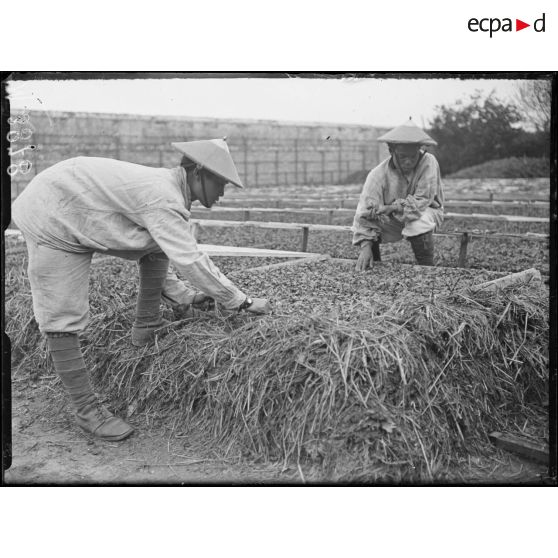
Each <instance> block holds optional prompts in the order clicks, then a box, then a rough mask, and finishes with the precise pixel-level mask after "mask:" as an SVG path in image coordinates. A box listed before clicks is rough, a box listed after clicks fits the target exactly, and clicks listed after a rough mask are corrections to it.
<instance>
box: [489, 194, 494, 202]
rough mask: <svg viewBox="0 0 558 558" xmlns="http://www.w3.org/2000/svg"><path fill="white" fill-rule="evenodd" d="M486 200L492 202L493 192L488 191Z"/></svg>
mask: <svg viewBox="0 0 558 558" xmlns="http://www.w3.org/2000/svg"><path fill="white" fill-rule="evenodd" d="M488 201H489V202H490V203H492V202H493V201H494V192H490V193H489V194H488Z"/></svg>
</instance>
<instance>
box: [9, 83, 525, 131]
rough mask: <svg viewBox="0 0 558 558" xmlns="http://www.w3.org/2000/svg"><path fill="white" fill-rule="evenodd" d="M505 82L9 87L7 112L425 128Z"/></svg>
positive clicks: (504, 94) (500, 89)
mask: <svg viewBox="0 0 558 558" xmlns="http://www.w3.org/2000/svg"><path fill="white" fill-rule="evenodd" d="M516 84H517V81H515V80H509V79H482V80H476V79H463V80H460V79H454V78H451V79H449V78H448V79H424V78H419V79H394V78H390V79H384V78H352V77H342V78H336V79H332V78H329V79H317V78H302V77H284V78H276V77H273V78H261V77H250V78H244V77H243V78H238V77H232V78H224V77H221V78H217V79H214V78H199V77H196V78H181V79H178V78H175V79H104V80H98V79H95V80H60V81H47V80H39V79H35V80H29V81H12V82H10V83H9V87H8V93H9V95H10V101H11V106H12V108H28V109H29V110H48V111H75V112H103V113H119V114H141V115H160V116H183V117H210V118H233V119H271V120H280V121H289V122H328V123H342V124H359V125H364V126H378V127H391V126H397V125H399V124H401V123H402V122H404V121H405V120H406V119H408V118H409V117H412V118H413V120H414V121H415V122H416V124H418V125H419V126H427V125H428V123H429V122H430V121H431V119H432V117H433V115H434V114H435V107H436V105H442V104H446V105H448V104H449V105H453V104H454V103H455V102H456V101H457V100H458V99H460V98H461V99H463V98H468V97H469V95H470V94H472V93H473V92H474V91H475V90H480V91H481V92H482V93H483V94H484V95H488V94H489V93H490V92H491V91H494V92H495V94H496V95H497V96H498V97H499V98H500V99H502V100H508V99H510V98H512V96H513V94H514V90H515V87H516Z"/></svg>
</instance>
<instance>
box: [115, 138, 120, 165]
mask: <svg viewBox="0 0 558 558" xmlns="http://www.w3.org/2000/svg"><path fill="white" fill-rule="evenodd" d="M115 145H116V147H115V151H116V153H115V155H116V156H115V159H117V160H120V136H119V135H118V134H117V135H116V137H115Z"/></svg>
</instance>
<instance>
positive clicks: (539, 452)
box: [488, 432, 550, 465]
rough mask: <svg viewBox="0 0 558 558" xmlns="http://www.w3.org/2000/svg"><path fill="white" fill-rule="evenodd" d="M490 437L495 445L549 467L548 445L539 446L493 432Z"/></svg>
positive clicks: (515, 437)
mask: <svg viewBox="0 0 558 558" xmlns="http://www.w3.org/2000/svg"><path fill="white" fill-rule="evenodd" d="M488 437H489V438H490V440H491V441H492V443H493V444H494V445H496V446H498V447H500V448H502V449H505V450H507V451H511V452H513V453H517V454H519V455H521V456H523V457H526V458H527V459H529V460H531V461H537V462H538V463H544V464H545V465H548V462H549V458H550V454H549V451H548V446H547V445H546V444H537V443H535V442H531V441H527V440H523V439H522V438H518V437H517V436H513V435H512V434H505V433H502V432H492V433H490V434H489V435H488Z"/></svg>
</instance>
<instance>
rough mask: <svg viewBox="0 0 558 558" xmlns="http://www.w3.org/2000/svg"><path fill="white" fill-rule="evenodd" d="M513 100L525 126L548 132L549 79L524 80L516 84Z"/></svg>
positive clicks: (549, 106)
mask: <svg viewBox="0 0 558 558" xmlns="http://www.w3.org/2000/svg"><path fill="white" fill-rule="evenodd" d="M514 100H515V102H516V103H517V105H518V109H519V111H520V112H521V114H522V117H523V120H524V122H525V124H526V127H530V128H534V129H535V130H536V131H537V132H544V133H549V131H550V110H551V82H550V80H526V81H520V82H519V83H518V84H517V90H516V94H515V99H514Z"/></svg>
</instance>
